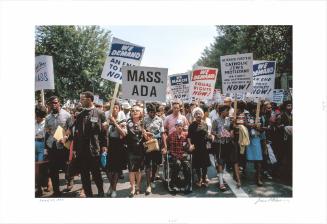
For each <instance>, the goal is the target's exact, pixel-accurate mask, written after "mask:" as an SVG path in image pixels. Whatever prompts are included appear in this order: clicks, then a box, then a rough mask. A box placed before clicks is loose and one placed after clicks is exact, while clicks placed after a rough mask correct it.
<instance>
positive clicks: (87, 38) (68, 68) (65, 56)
mask: <svg viewBox="0 0 327 224" xmlns="http://www.w3.org/2000/svg"><path fill="white" fill-rule="evenodd" d="M109 46H110V31H106V30H104V29H102V28H100V27H99V26H37V27H36V31H35V56H37V55H51V56H52V57H53V68H54V76H55V90H54V91H50V90H49V91H45V95H46V97H49V96H50V95H53V94H55V95H57V96H58V97H60V98H61V100H63V101H67V100H68V99H70V100H73V99H79V94H80V93H81V92H83V91H86V90H89V91H93V92H94V93H95V94H97V95H99V96H100V98H104V99H108V98H109V97H110V96H111V95H112V92H113V86H114V83H111V82H110V81H107V80H104V79H102V78H101V72H102V69H103V65H104V63H105V60H106V56H107V53H108V51H109Z"/></svg>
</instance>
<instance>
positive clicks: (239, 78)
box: [220, 53, 253, 94]
mask: <svg viewBox="0 0 327 224" xmlns="http://www.w3.org/2000/svg"><path fill="white" fill-rule="evenodd" d="M220 63H221V76H222V87H223V88H222V89H223V93H224V94H226V93H245V92H251V91H252V72H253V54H252V53H246V54H236V55H225V56H221V57H220Z"/></svg>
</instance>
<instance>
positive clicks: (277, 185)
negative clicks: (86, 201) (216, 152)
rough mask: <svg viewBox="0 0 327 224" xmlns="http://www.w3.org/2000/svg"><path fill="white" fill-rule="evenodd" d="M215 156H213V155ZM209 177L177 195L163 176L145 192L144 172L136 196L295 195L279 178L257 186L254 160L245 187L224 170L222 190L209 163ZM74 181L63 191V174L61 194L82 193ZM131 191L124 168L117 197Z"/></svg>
mask: <svg viewBox="0 0 327 224" xmlns="http://www.w3.org/2000/svg"><path fill="white" fill-rule="evenodd" d="M211 160H213V157H211ZM162 171H163V168H162V167H160V170H159V175H160V176H161V177H162V176H163V173H162ZM102 174H103V175H102V177H103V180H104V191H105V193H106V192H107V191H108V189H109V181H108V178H107V176H106V174H105V173H102ZM208 177H209V179H210V184H209V186H208V187H207V188H205V187H201V188H200V187H197V186H195V185H193V192H192V193H189V194H184V193H177V194H176V195H172V194H170V193H169V192H168V190H167V187H166V186H165V184H164V182H163V181H162V180H157V181H156V182H155V183H156V188H155V189H153V190H152V194H150V195H148V196H145V194H144V193H145V189H146V181H145V174H143V176H142V189H141V193H140V194H139V195H136V196H135V197H136V198H167V197H169V198H170V197H176V198H180V197H188V198H194V197H220V198H235V197H243V198H244V197H292V187H291V186H290V185H287V184H285V183H283V182H282V181H280V180H277V179H272V180H269V179H263V180H264V186H262V187H258V186H257V185H256V183H255V179H254V168H253V165H252V164H250V163H249V164H248V166H247V171H246V176H245V175H242V187H241V188H239V189H238V188H237V187H236V183H235V181H234V180H233V176H232V173H231V172H230V173H229V172H225V174H224V181H225V183H226V187H227V190H226V191H224V192H221V191H220V190H219V189H218V178H217V176H216V171H215V168H214V167H213V166H210V167H209V169H208ZM74 182H75V184H74V187H73V189H72V190H71V191H70V192H64V190H65V188H66V182H65V179H64V174H63V173H61V174H60V185H61V186H60V190H61V191H63V194H62V197H73V198H75V197H79V192H80V190H81V188H82V183H81V180H80V177H77V176H76V177H75V180H74ZM92 189H93V194H95V195H96V194H97V188H96V186H95V184H94V183H93V184H92ZM129 192H130V184H129V180H128V172H127V170H125V171H124V179H123V180H119V182H118V185H117V197H118V198H126V197H128V195H129ZM50 195H51V193H50V192H49V193H46V192H45V194H44V195H43V196H42V197H49V196H50Z"/></svg>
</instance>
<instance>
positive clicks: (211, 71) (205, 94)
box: [190, 67, 218, 101]
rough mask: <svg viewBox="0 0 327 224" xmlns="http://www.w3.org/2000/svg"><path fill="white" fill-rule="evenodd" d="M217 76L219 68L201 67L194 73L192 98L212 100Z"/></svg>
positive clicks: (191, 90)
mask: <svg viewBox="0 0 327 224" xmlns="http://www.w3.org/2000/svg"><path fill="white" fill-rule="evenodd" d="M217 74H218V69H217V68H206V67H201V68H198V69H195V70H193V71H192V74H191V87H190V96H191V97H192V99H193V100H203V101H205V100H211V99H212V95H213V91H214V89H215V83H216V79H217Z"/></svg>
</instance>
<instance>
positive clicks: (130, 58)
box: [101, 37, 145, 84]
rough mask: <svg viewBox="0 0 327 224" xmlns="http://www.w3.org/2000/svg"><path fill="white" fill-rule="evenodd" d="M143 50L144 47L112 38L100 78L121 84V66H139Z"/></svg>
mask: <svg viewBox="0 0 327 224" xmlns="http://www.w3.org/2000/svg"><path fill="white" fill-rule="evenodd" d="M144 49H145V48H144V47H141V46H138V45H136V44H132V43H129V42H127V41H124V40H120V39H118V38H115V37H114V38H113V39H112V43H111V48H110V52H109V55H108V57H107V59H106V62H105V64H104V67H103V70H102V74H101V78H104V79H107V80H110V81H112V82H117V83H119V84H121V83H122V71H121V68H122V66H138V65H140V63H141V60H142V56H143V53H144Z"/></svg>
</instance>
